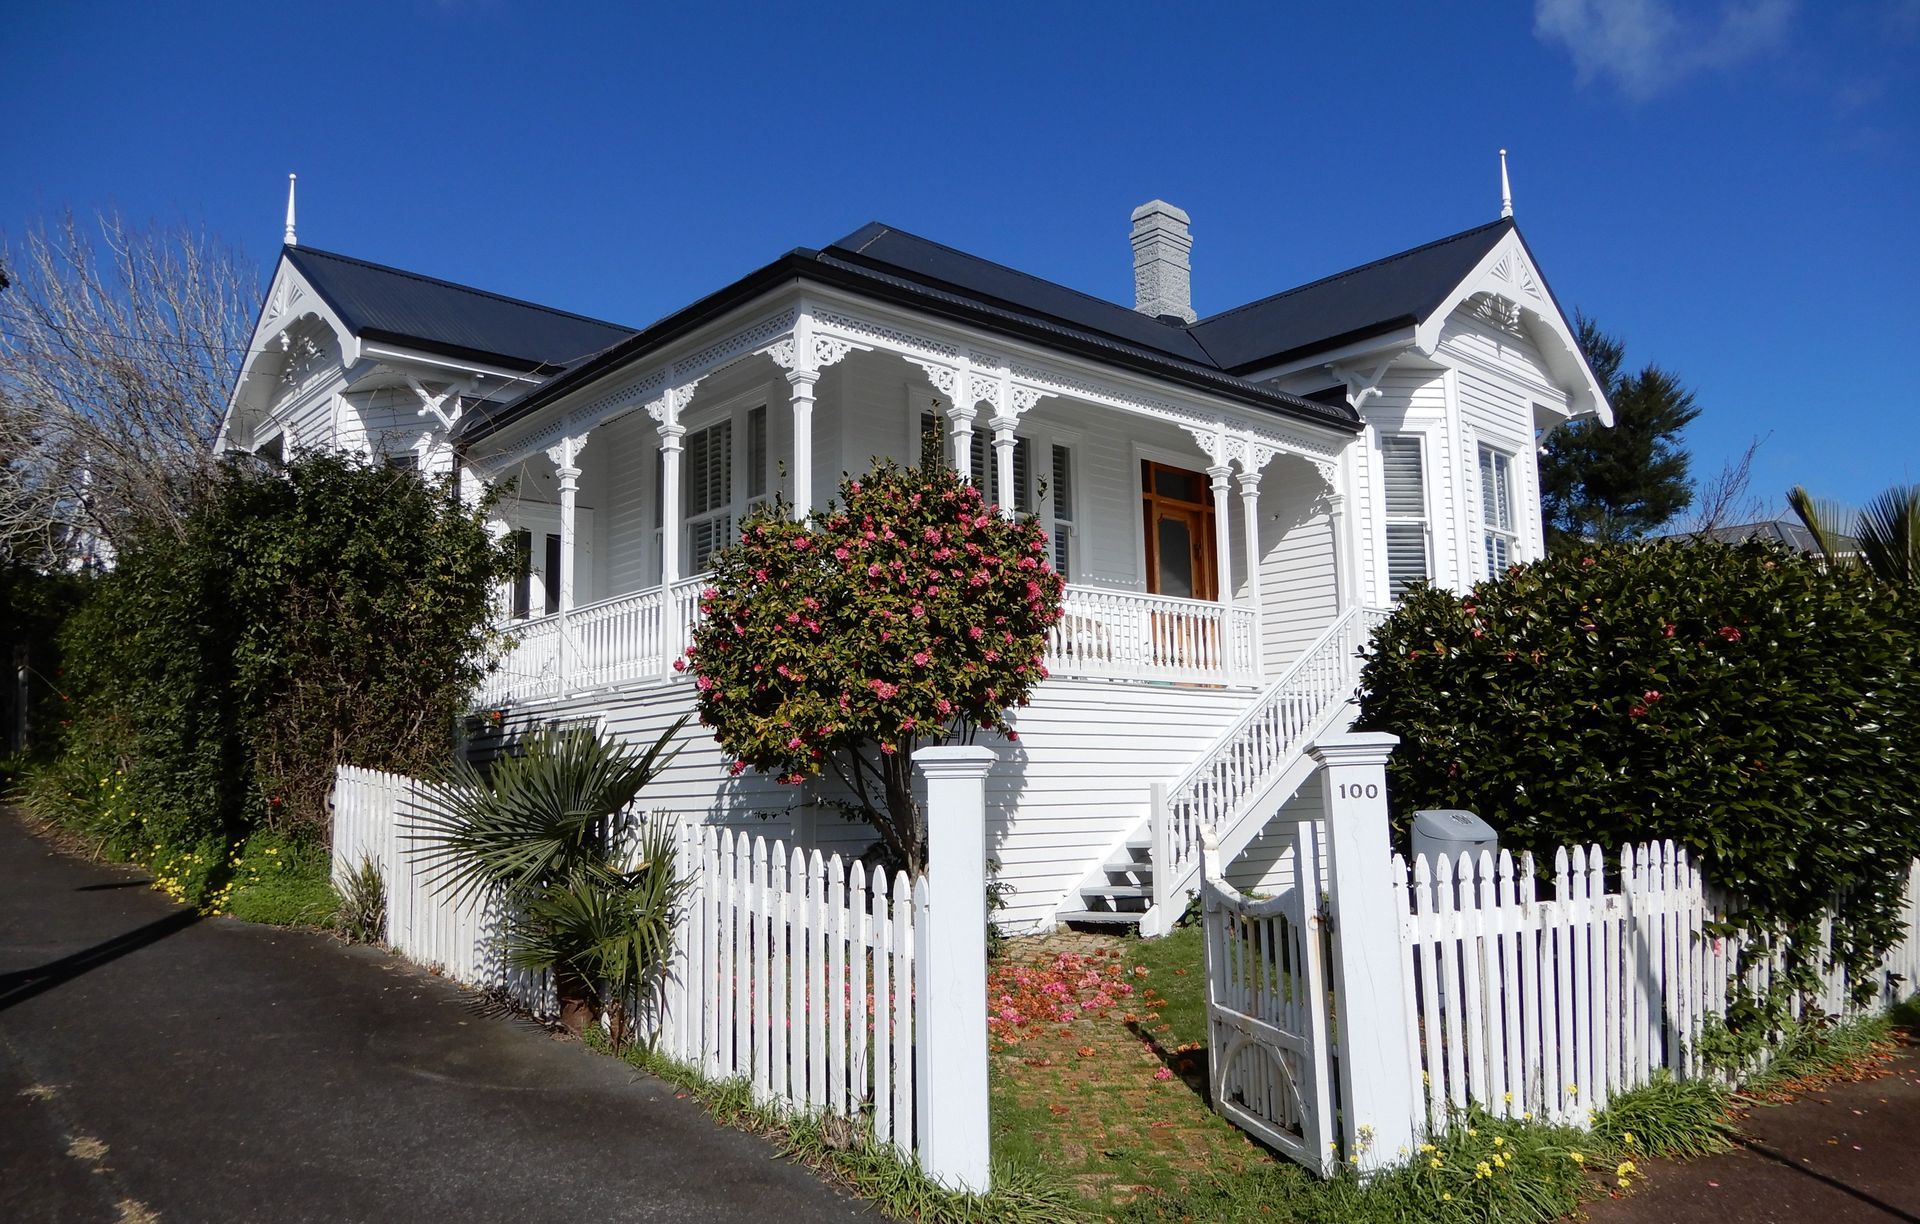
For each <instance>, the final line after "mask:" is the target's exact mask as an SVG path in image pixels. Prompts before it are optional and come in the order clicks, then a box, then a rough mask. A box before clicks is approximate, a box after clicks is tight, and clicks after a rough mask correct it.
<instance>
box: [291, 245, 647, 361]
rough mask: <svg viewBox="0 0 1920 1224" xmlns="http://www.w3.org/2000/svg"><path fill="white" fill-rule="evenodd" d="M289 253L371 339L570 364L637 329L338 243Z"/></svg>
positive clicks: (348, 323)
mask: <svg viewBox="0 0 1920 1224" xmlns="http://www.w3.org/2000/svg"><path fill="white" fill-rule="evenodd" d="M286 257H287V260H288V261H289V262H290V263H292V264H293V266H294V267H295V268H297V269H298V270H299V271H300V274H301V275H302V276H304V277H305V278H306V279H307V283H308V284H310V285H312V286H313V289H314V291H315V292H316V293H318V294H319V295H320V296H321V298H323V299H324V300H325V301H326V303H327V305H329V306H331V307H332V308H333V309H334V311H335V312H336V313H337V314H338V315H339V316H340V321H341V322H342V323H344V324H345V325H346V326H347V328H348V329H349V330H351V331H352V332H353V333H354V334H356V335H359V336H362V337H364V338H368V339H375V340H387V341H391V342H394V343H399V344H405V345H408V346H413V347H419V348H424V349H428V350H430V351H434V352H443V353H444V352H452V353H458V354H461V355H470V356H475V357H483V358H496V359H503V360H502V364H506V365H511V366H516V367H525V368H537V367H541V366H563V365H567V364H569V363H571V362H574V361H577V360H579V359H580V358H582V357H585V356H588V355H589V354H592V353H597V352H599V351H600V350H602V349H604V348H606V347H607V346H609V345H611V344H614V343H616V342H618V341H620V340H622V339H625V338H626V337H627V336H630V335H632V334H633V329H632V328H630V327H622V326H621V325H619V324H617V323H607V322H603V321H601V320H599V319H589V318H587V317H585V316H584V315H576V314H568V313H567V312H565V311H561V310H554V309H551V308H550V307H546V306H540V305H536V304H535V303H532V302H523V301H519V300H517V299H514V298H509V297H502V296H501V295H499V294H497V293H488V292H486V291H485V290H482V289H474V288H471V287H469V286H466V285H456V284H454V283H452V282H451V281H443V280H435V279H434V278H432V277H428V276H420V275H418V274H416V273H412V272H405V271H402V270H400V269H398V268H389V267H384V266H382V265H380V264H375V263H368V262H367V261H365V260H362V259H354V258H352V257H350V256H346V255H336V254H334V253H332V252H331V251H321V250H316V249H314V248H312V247H288V248H286Z"/></svg>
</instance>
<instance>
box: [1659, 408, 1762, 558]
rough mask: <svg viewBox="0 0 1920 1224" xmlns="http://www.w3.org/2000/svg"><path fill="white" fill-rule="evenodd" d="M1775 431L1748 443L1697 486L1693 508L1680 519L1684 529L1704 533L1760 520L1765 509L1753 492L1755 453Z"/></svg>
mask: <svg viewBox="0 0 1920 1224" xmlns="http://www.w3.org/2000/svg"><path fill="white" fill-rule="evenodd" d="M1772 436H1773V435H1772V434H1770V433H1769V434H1764V435H1762V436H1760V437H1757V438H1755V439H1754V440H1753V441H1751V442H1749V443H1747V449H1746V450H1744V451H1742V452H1741V453H1740V454H1739V455H1737V456H1735V457H1734V458H1732V459H1729V460H1728V461H1727V463H1726V466H1725V467H1722V468H1721V469H1720V473H1719V475H1717V476H1714V477H1713V478H1712V479H1710V480H1707V481H1705V482H1703V483H1701V484H1700V485H1698V486H1697V487H1696V488H1695V490H1694V498H1693V509H1692V511H1691V512H1690V513H1689V514H1688V515H1687V517H1686V518H1685V519H1683V520H1682V521H1681V527H1680V529H1681V531H1682V532H1683V533H1686V534H1689V535H1704V534H1706V533H1707V532H1710V531H1712V530H1714V529H1715V528H1717V527H1733V526H1738V525H1739V524H1741V523H1753V522H1758V521H1759V520H1760V519H1761V518H1763V517H1765V515H1766V509H1765V507H1764V505H1763V504H1762V502H1761V500H1760V499H1759V498H1758V497H1756V496H1755V495H1754V493H1753V488H1752V485H1753V457H1754V455H1755V454H1757V453H1758V452H1759V450H1760V448H1761V446H1763V445H1764V444H1765V443H1766V441H1767V439H1768V438H1771V437H1772Z"/></svg>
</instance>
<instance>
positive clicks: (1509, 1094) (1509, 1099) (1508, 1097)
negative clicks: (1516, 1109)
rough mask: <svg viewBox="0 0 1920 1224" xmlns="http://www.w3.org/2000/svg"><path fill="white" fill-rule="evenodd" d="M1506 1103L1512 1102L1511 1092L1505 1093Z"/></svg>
mask: <svg viewBox="0 0 1920 1224" xmlns="http://www.w3.org/2000/svg"><path fill="white" fill-rule="evenodd" d="M1507 1104H1509V1105H1511V1104H1513V1094H1512V1093H1511V1092H1509V1093H1508V1094H1507Z"/></svg>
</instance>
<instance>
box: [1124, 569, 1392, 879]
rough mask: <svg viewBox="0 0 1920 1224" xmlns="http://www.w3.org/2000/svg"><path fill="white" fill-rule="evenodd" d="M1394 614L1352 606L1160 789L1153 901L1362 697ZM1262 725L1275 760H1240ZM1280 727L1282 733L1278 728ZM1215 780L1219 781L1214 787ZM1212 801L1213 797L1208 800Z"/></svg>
mask: <svg viewBox="0 0 1920 1224" xmlns="http://www.w3.org/2000/svg"><path fill="white" fill-rule="evenodd" d="M1388 615H1389V613H1388V611H1387V610H1385V609H1382V608H1364V607H1356V608H1349V609H1348V610H1347V611H1346V612H1344V613H1342V614H1341V615H1340V616H1339V617H1337V618H1336V619H1335V620H1334V622H1333V623H1332V624H1330V625H1328V626H1327V627H1326V629H1325V630H1323V631H1322V632H1321V634H1320V636H1319V637H1317V638H1315V639H1314V640H1313V642H1312V643H1311V644H1310V645H1308V647H1307V648H1306V649H1305V650H1303V651H1301V652H1300V656H1299V657H1298V658H1296V659H1295V660H1294V661H1293V663H1292V664H1291V665H1290V666H1288V668H1287V669H1286V670H1285V671H1284V672H1282V673H1280V677H1279V678H1278V679H1276V680H1275V681H1273V683H1271V684H1269V685H1267V686H1266V688H1264V689H1262V690H1261V692H1260V695H1259V696H1258V697H1257V698H1255V699H1254V701H1253V703H1252V704H1251V705H1249V706H1248V707H1247V709H1246V712H1245V713H1243V714H1241V715H1240V717H1239V718H1237V719H1235V720H1234V721H1233V722H1232V723H1231V724H1230V725H1229V726H1228V727H1227V728H1226V729H1225V730H1224V731H1222V732H1221V733H1220V735H1219V736H1218V737H1217V738H1216V739H1215V740H1214V742H1213V744H1212V745H1211V746H1210V747H1209V748H1208V749H1207V750H1206V751H1205V752H1203V753H1201V754H1200V755H1199V756H1198V757H1196V758H1195V759H1194V762H1193V764H1192V765H1190V766H1188V768H1187V770H1186V772H1185V773H1183V774H1181V775H1180V777H1179V778H1178V779H1176V780H1175V781H1173V782H1172V783H1169V784H1164V785H1163V784H1160V783H1155V784H1154V785H1153V788H1152V794H1153V815H1152V825H1153V828H1152V834H1153V859H1154V861H1153V903H1154V906H1155V907H1156V908H1160V907H1164V906H1166V905H1168V904H1169V903H1171V902H1172V900H1173V899H1174V898H1176V897H1178V896H1180V894H1181V892H1182V891H1183V890H1184V889H1185V888H1186V886H1187V882H1188V880H1189V879H1190V878H1191V877H1192V876H1193V875H1194V873H1195V872H1197V871H1198V870H1199V867H1200V861H1201V847H1202V838H1203V835H1204V833H1205V831H1206V830H1208V829H1213V830H1215V831H1216V834H1217V835H1218V836H1219V837H1220V838H1221V840H1222V841H1225V840H1226V839H1227V835H1228V831H1229V829H1230V828H1231V827H1232V825H1233V823H1234V819H1235V817H1237V816H1238V815H1239V814H1240V813H1238V812H1237V810H1236V809H1238V808H1239V806H1240V804H1241V803H1242V802H1243V801H1244V800H1245V799H1246V798H1247V797H1248V796H1249V795H1252V794H1256V793H1257V792H1259V791H1260V790H1262V789H1264V787H1265V786H1266V785H1267V784H1268V783H1269V782H1270V781H1272V780H1273V779H1274V778H1276V777H1278V776H1279V774H1280V772H1281V771H1282V770H1284V769H1285V768H1286V767H1287V766H1289V765H1290V764H1291V763H1292V761H1293V760H1294V759H1295V758H1296V757H1298V756H1299V755H1300V754H1301V753H1302V752H1304V751H1305V750H1306V747H1307V743H1308V741H1309V740H1310V739H1311V736H1310V735H1309V734H1308V733H1309V732H1313V731H1316V730H1317V728H1318V725H1319V724H1320V723H1321V722H1323V721H1324V720H1325V715H1326V714H1327V713H1328V711H1330V710H1333V709H1337V708H1338V707H1339V706H1342V705H1345V704H1346V703H1347V702H1348V701H1351V700H1352V699H1353V697H1354V693H1355V690H1356V688H1357V687H1358V685H1359V682H1360V668H1361V662H1360V658H1359V654H1360V649H1361V647H1363V646H1364V645H1365V644H1366V643H1367V641H1368V640H1369V639H1371V638H1372V636H1373V631H1374V630H1375V629H1377V628H1379V626H1380V624H1381V622H1383V621H1385V620H1386V618H1387V616H1388ZM1298 697H1305V698H1307V705H1306V708H1304V709H1297V710H1295V711H1294V714H1295V717H1294V718H1292V719H1290V720H1286V721H1287V722H1288V723H1290V724H1291V725H1290V727H1284V728H1283V727H1282V726H1280V725H1278V723H1279V715H1280V714H1281V712H1282V707H1283V706H1284V705H1285V703H1287V702H1288V701H1290V700H1292V699H1295V698H1298ZM1256 728H1264V729H1265V730H1267V731H1268V732H1269V734H1268V736H1267V750H1266V755H1267V759H1266V760H1264V761H1252V762H1250V761H1246V760H1242V761H1239V762H1237V763H1236V762H1235V761H1234V760H1233V757H1234V753H1235V752H1236V750H1238V749H1240V748H1242V747H1243V746H1257V745H1254V735H1255V729H1256ZM1274 732H1279V733H1280V734H1277V735H1276V734H1272V733H1274ZM1209 784H1212V785H1211V786H1210V785H1209ZM1208 800H1211V802H1208Z"/></svg>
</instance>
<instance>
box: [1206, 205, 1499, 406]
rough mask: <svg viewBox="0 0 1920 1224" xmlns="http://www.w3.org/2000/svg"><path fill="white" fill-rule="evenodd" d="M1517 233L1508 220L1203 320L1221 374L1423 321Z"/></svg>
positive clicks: (1207, 343)
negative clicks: (1476, 268) (1510, 234)
mask: <svg viewBox="0 0 1920 1224" xmlns="http://www.w3.org/2000/svg"><path fill="white" fill-rule="evenodd" d="M1513 228H1514V224H1513V220H1512V218H1510V217H1502V218H1501V219H1500V220H1498V221H1494V222H1492V223H1490V224H1488V225H1482V226H1477V227H1475V228H1473V229H1470V230H1466V231H1464V232H1463V233H1458V234H1454V235H1452V236H1451V237H1448V238H1442V239H1440V240H1438V241H1437V242H1429V243H1427V244H1426V245H1425V246H1418V247H1415V248H1413V249H1412V250H1410V251H1402V252H1400V253H1399V254H1398V255H1389V256H1387V257H1386V258H1385V259H1379V260H1375V261H1374V262H1372V263H1370V264H1362V265H1361V266H1360V267H1357V268H1349V269H1347V270H1346V271H1345V272H1338V273H1335V274H1334V275H1332V276H1329V277H1326V278H1325V279H1323V280H1317V281H1314V282H1313V283H1312V284H1308V285H1302V286H1300V287H1299V288H1298V289H1289V290H1287V291H1286V292H1285V293H1277V294H1275V295H1273V296H1272V297H1269V298H1262V299H1260V300H1259V301H1257V302H1249V303H1248V304H1247V305H1245V306H1240V307H1237V308H1235V309H1233V310H1229V311H1226V312H1224V313H1222V314H1217V315H1214V316H1212V317H1211V318H1207V319H1202V320H1200V321H1199V322H1198V323H1195V324H1194V325H1193V327H1192V328H1191V329H1190V330H1191V331H1192V333H1193V335H1194V337H1195V339H1197V340H1198V341H1199V342H1200V344H1201V345H1203V346H1204V347H1205V348H1206V351H1207V353H1208V354H1209V355H1210V356H1211V357H1212V359H1213V361H1214V362H1215V363H1216V364H1217V365H1218V366H1219V367H1220V368H1221V369H1223V370H1229V371H1236V372H1246V371H1251V370H1255V369H1258V368H1260V367H1262V366H1270V365H1275V364H1278V363H1279V362H1282V361H1285V360H1287V359H1289V358H1291V357H1296V356H1300V355H1303V354H1306V353H1311V352H1315V351H1318V350H1323V349H1329V348H1333V347H1334V346H1336V345H1339V344H1346V343H1351V342H1353V341H1356V340H1363V339H1365V338H1367V337H1369V336H1376V335H1379V334H1381V333H1383V332H1389V331H1393V330H1395V329H1397V328H1401V327H1411V326H1413V325H1414V324H1416V323H1418V322H1420V321H1421V320H1423V319H1425V318H1426V317H1427V316H1428V315H1430V314H1432V313H1433V312H1434V310H1435V309H1437V308H1438V307H1439V305H1440V303H1441V302H1443V301H1445V300H1446V297H1447V295H1448V294H1449V293H1452V292H1453V290H1454V288H1455V287H1456V286H1457V285H1459V283H1460V282H1461V281H1463V280H1465V279H1466V277H1467V274H1468V273H1469V272H1471V271H1473V269H1474V266H1475V265H1476V264H1478V263H1479V262H1480V261H1481V260H1482V259H1483V258H1485V257H1486V254H1487V252H1488V251H1491V250H1492V249H1493V248H1494V245H1495V244H1497V243H1498V242H1499V241H1500V240H1501V239H1502V238H1505V237H1506V236H1507V234H1508V232H1509V231H1511V230H1512V229H1513Z"/></svg>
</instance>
